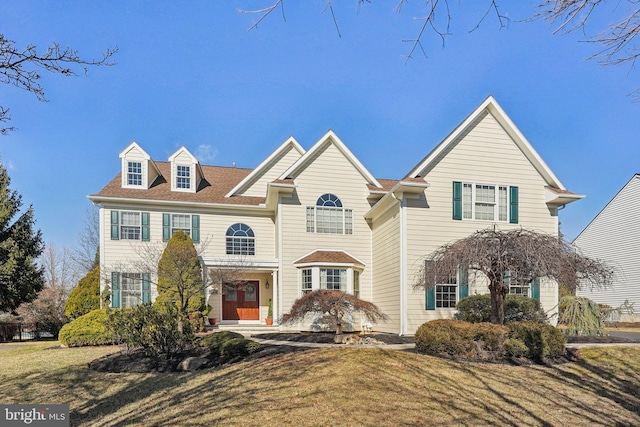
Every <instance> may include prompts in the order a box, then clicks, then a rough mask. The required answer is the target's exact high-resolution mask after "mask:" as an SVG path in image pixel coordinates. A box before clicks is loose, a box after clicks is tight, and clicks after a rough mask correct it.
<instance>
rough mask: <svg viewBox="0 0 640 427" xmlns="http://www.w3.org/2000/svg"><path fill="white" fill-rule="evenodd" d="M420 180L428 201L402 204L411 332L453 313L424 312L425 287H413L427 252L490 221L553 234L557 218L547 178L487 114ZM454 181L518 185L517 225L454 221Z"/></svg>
mask: <svg viewBox="0 0 640 427" xmlns="http://www.w3.org/2000/svg"><path fill="white" fill-rule="evenodd" d="M424 178H425V180H426V181H427V182H428V183H429V184H430V187H429V188H428V189H427V190H426V192H425V194H426V199H419V200H410V201H409V202H408V203H407V208H406V209H407V239H408V241H407V248H408V250H407V268H408V279H409V280H408V282H409V283H407V287H408V289H407V292H408V301H407V316H408V332H409V333H413V331H415V329H416V328H417V327H418V326H420V325H421V324H422V323H423V322H425V321H427V320H432V319H436V318H448V317H451V316H453V313H455V310H452V309H441V310H429V311H427V310H425V294H424V291H418V290H414V289H413V284H414V283H416V272H417V271H418V270H419V268H420V266H421V265H422V263H423V262H424V258H425V256H427V255H428V254H430V253H431V252H433V251H434V250H435V249H436V248H438V247H439V246H441V245H443V244H445V243H448V242H452V241H455V240H458V239H461V238H464V237H466V236H468V235H470V234H472V233H474V232H475V231H477V230H481V229H484V228H488V227H491V226H493V224H496V225H497V227H498V228H499V229H501V230H508V229H513V228H520V227H524V228H528V229H534V230H537V231H542V232H546V233H551V234H557V217H556V216H555V212H553V211H550V210H549V208H548V207H547V205H546V203H545V188H544V187H545V185H546V182H545V181H544V179H543V178H542V176H541V175H540V174H539V173H538V172H537V171H536V169H535V168H534V167H533V165H532V164H531V163H530V162H529V161H528V160H527V158H526V157H525V156H524V154H523V153H522V152H521V151H520V150H519V149H518V147H517V146H516V145H515V143H514V142H513V140H512V139H511V138H510V137H509V135H508V134H507V133H506V132H505V131H504V129H503V128H502V127H501V126H500V124H499V123H498V122H497V121H496V120H495V119H494V117H493V116H492V115H491V114H485V115H483V116H482V117H480V118H479V120H477V121H476V125H475V127H474V128H472V129H471V130H470V131H469V132H468V133H466V134H463V135H462V136H461V137H460V138H459V140H458V141H457V143H456V144H454V145H453V146H452V148H451V149H450V150H448V151H447V152H445V153H444V154H443V155H442V156H441V158H440V159H439V161H437V162H436V163H435V164H434V165H433V166H432V167H431V168H430V169H429V170H427V171H426V175H425V176H424ZM453 181H462V182H471V183H474V184H495V185H507V186H517V187H518V190H519V202H518V216H519V221H518V224H510V223H508V222H498V221H495V222H494V221H479V220H453V219H452V188H453ZM470 285H471V283H470ZM483 288H484V292H487V289H486V287H484V286H481V285H476V288H473V287H470V289H469V293H470V294H472V293H474V292H476V291H477V292H478V293H481V292H483ZM540 292H541V300H542V302H543V304H544V308H545V310H552V309H553V305H555V304H553V305H551V304H552V298H551V297H548V296H546V295H545V293H547V292H553V291H552V290H551V289H549V288H547V287H542V286H541V289H540Z"/></svg>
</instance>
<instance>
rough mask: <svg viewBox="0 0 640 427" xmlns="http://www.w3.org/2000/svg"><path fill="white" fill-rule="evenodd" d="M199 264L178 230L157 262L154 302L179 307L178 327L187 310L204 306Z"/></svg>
mask: <svg viewBox="0 0 640 427" xmlns="http://www.w3.org/2000/svg"><path fill="white" fill-rule="evenodd" d="M204 287H205V285H204V283H203V280H202V267H201V266H200V259H199V257H198V253H197V252H196V248H195V246H194V245H193V241H192V240H191V237H189V236H188V235H187V234H185V233H184V232H183V231H181V230H180V231H177V232H175V233H174V234H173V237H171V240H169V243H167V247H166V248H165V249H164V252H163V253H162V257H161V258H160V262H159V263H158V298H157V299H156V303H157V304H163V303H169V304H175V305H176V306H177V308H178V311H179V313H178V329H179V330H180V332H182V331H183V326H182V319H183V318H184V317H186V316H188V315H189V313H195V312H202V310H203V309H204V308H205V302H204Z"/></svg>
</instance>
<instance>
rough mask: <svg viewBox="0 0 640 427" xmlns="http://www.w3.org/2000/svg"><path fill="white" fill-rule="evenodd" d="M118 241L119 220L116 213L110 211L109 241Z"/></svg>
mask: <svg viewBox="0 0 640 427" xmlns="http://www.w3.org/2000/svg"><path fill="white" fill-rule="evenodd" d="M119 239H120V219H119V215H118V211H111V240H119Z"/></svg>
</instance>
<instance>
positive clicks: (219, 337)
mask: <svg viewBox="0 0 640 427" xmlns="http://www.w3.org/2000/svg"><path fill="white" fill-rule="evenodd" d="M240 338H244V336H243V335H242V334H239V333H237V332H232V331H221V332H216V333H213V334H211V335H206V336H204V337H201V338H199V339H198V342H197V344H198V345H199V346H200V347H208V348H209V350H211V353H213V354H216V355H218V356H220V355H221V354H222V345H223V344H224V343H226V342H227V341H230V340H233V339H240Z"/></svg>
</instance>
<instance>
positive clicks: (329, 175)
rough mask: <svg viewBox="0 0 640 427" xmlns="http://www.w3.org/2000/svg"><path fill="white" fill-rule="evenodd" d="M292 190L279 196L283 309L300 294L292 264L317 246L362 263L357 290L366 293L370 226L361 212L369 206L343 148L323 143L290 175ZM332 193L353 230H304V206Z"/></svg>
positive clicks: (363, 184) (363, 186)
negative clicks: (347, 211)
mask: <svg viewBox="0 0 640 427" xmlns="http://www.w3.org/2000/svg"><path fill="white" fill-rule="evenodd" d="M295 183H296V186H297V188H296V191H295V192H294V193H293V195H292V197H287V198H283V199H282V205H281V206H280V215H282V224H283V229H282V242H281V244H282V253H283V255H282V259H281V265H282V270H281V272H280V273H281V280H280V285H281V287H282V293H283V294H282V306H283V309H284V311H285V312H286V311H288V309H289V307H291V305H292V304H293V302H294V301H295V300H296V299H297V298H299V297H300V296H301V291H300V283H299V269H298V268H296V267H295V266H294V265H293V263H294V262H295V261H296V260H297V259H299V258H301V257H303V256H305V255H307V254H309V253H311V252H313V251H315V250H318V249H323V250H342V251H345V252H347V253H349V254H350V255H351V256H353V257H356V258H357V259H359V260H360V261H362V262H363V263H364V264H365V269H364V271H363V272H362V273H361V274H360V294H361V295H362V296H363V298H365V299H369V296H370V295H371V230H370V228H369V225H368V224H367V222H366V221H365V219H364V217H363V216H364V214H365V213H366V212H367V211H369V209H370V208H371V207H370V205H369V203H368V202H367V195H368V194H369V191H368V189H367V187H366V184H367V182H366V180H365V179H364V178H363V176H362V175H361V174H360V173H359V172H358V170H357V169H356V168H355V167H354V166H353V164H352V163H351V162H349V160H348V159H347V158H346V157H345V156H344V155H343V154H342V152H341V151H340V150H339V149H338V148H336V147H335V145H333V144H328V145H327V146H326V147H324V149H322V150H320V151H319V152H318V153H317V157H316V158H315V159H313V161H312V162H310V163H309V165H308V166H307V167H306V168H305V169H304V170H302V172H300V173H299V175H298V176H296V177H295ZM326 193H331V194H335V195H336V196H338V197H339V198H340V200H341V201H342V205H343V207H344V208H346V209H352V210H353V234H347V235H342V234H322V233H307V231H306V209H307V206H315V204H316V201H317V200H318V197H320V196H322V195H323V194H326Z"/></svg>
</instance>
